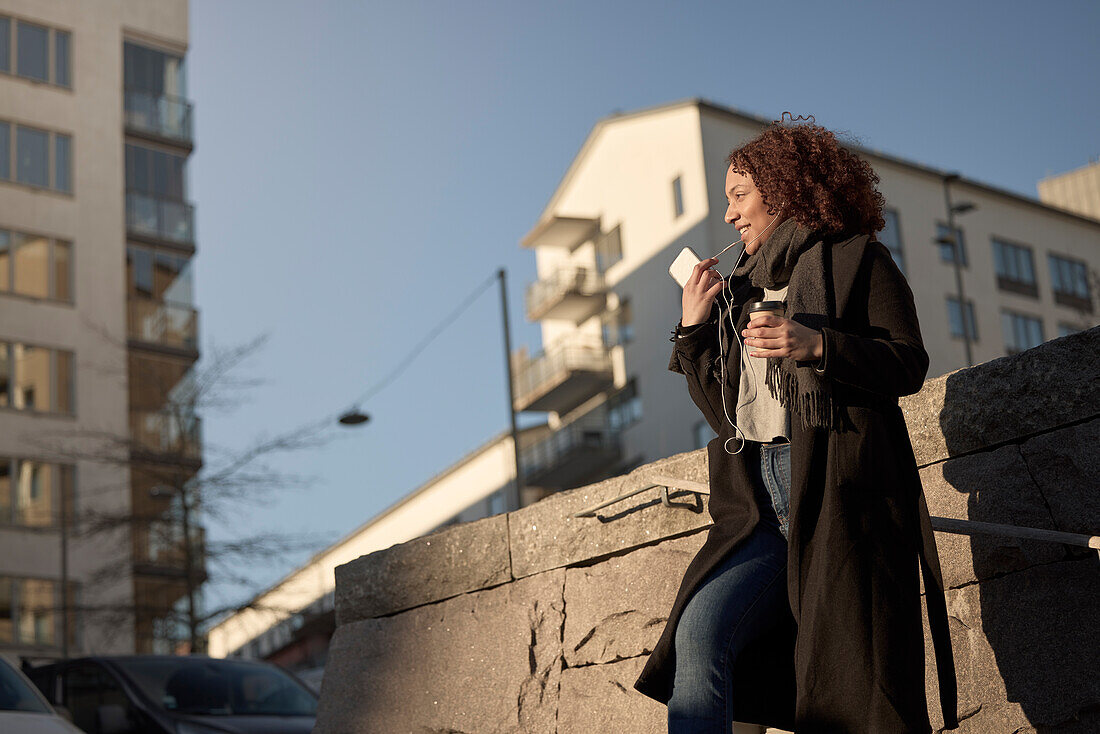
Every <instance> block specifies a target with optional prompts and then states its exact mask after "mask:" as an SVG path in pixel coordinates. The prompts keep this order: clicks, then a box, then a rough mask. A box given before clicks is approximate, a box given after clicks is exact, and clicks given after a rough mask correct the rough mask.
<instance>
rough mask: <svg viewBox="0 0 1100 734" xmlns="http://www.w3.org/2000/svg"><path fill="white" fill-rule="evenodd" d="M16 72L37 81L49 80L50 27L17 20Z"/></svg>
mask: <svg viewBox="0 0 1100 734" xmlns="http://www.w3.org/2000/svg"><path fill="white" fill-rule="evenodd" d="M15 44H16V45H15V55H16V58H17V59H18V62H17V63H18V66H17V67H16V72H15V73H16V74H18V75H19V76H21V77H26V78H27V79H33V80H35V81H38V82H48V81H49V80H50V60H49V59H50V54H49V49H50V29H49V28H44V27H43V26H40V25H34V24H33V23H25V22H23V21H19V22H18V24H17V31H16V34H15Z"/></svg>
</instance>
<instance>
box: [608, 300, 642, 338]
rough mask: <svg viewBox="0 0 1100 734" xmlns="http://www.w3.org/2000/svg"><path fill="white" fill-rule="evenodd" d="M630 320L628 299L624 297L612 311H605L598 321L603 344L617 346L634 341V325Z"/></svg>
mask: <svg viewBox="0 0 1100 734" xmlns="http://www.w3.org/2000/svg"><path fill="white" fill-rule="evenodd" d="M631 320H632V319H631V315H630V301H629V300H628V299H625V298H624V299H623V300H622V301H620V303H619V307H618V308H616V309H615V310H614V311H608V312H605V313H604V314H603V316H602V317H601V323H600V330H601V333H602V335H603V343H604V346H608V347H618V346H622V345H623V344H629V343H630V342H632V341H634V325H633V324H632V323H631Z"/></svg>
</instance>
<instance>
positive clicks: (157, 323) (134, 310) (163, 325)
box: [128, 298, 199, 350]
mask: <svg viewBox="0 0 1100 734" xmlns="http://www.w3.org/2000/svg"><path fill="white" fill-rule="evenodd" d="M128 307H129V324H128V327H129V336H130V338H131V339H135V340H137V341H142V342H146V343H148V344H159V345H161V346H165V347H176V348H178V349H188V350H194V349H197V348H198V321H199V318H198V312H197V311H195V309H193V308H188V307H187V306H178V305H175V304H171V303H161V302H160V301H154V300H152V299H147V298H131V299H130V301H129V304H128Z"/></svg>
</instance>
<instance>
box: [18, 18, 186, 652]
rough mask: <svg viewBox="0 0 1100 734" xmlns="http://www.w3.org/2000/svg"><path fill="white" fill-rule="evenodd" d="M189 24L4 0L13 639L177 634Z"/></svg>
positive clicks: (57, 645)
mask: <svg viewBox="0 0 1100 734" xmlns="http://www.w3.org/2000/svg"><path fill="white" fill-rule="evenodd" d="M187 42H188V4H187V1H186V0H115V1H113V2H102V3H100V2H96V3H73V2H65V1H64V0H0V649H2V650H4V651H5V652H9V653H12V654H15V655H22V656H26V657H29V658H37V659H49V658H56V657H59V656H61V655H64V654H69V655H76V654H83V653H125V652H135V651H136V652H153V651H170V650H172V649H174V647H175V640H176V639H178V635H177V634H175V631H174V630H173V627H174V625H173V624H172V622H171V614H170V613H171V610H172V608H173V607H174V606H176V605H178V604H179V603H180V599H181V597H182V595H183V592H184V589H185V587H186V584H185V583H184V569H183V567H184V565H187V564H184V563H183V561H182V555H184V554H183V552H182V550H181V548H182V546H183V545H185V544H182V543H181V533H182V531H181V528H180V526H179V524H178V516H179V508H178V507H177V505H178V497H176V496H175V495H174V493H173V492H171V491H170V490H169V489H168V487H169V486H171V485H172V483H173V482H176V483H177V485H178V482H180V481H185V480H186V478H187V477H188V476H193V475H194V473H195V472H197V470H198V468H199V466H200V463H201V459H200V456H201V453H200V445H199V435H198V423H197V417H195V416H192V415H188V416H181V415H180V414H179V412H178V411H166V410H165V406H166V405H167V404H169V403H170V397H169V396H170V393H171V391H172V390H178V389H179V387H178V386H179V385H181V384H186V380H187V376H188V374H189V371H190V369H191V367H192V365H193V364H194V363H195V361H196V359H197V358H198V350H197V343H198V342H197V324H196V322H197V318H196V312H195V310H194V305H193V303H192V297H191V270H190V262H191V258H192V257H193V256H194V254H195V237H194V211H193V208H192V207H191V205H190V204H189V203H188V190H187V175H186V173H187V162H188V157H189V155H190V154H191V151H192V149H193V144H194V143H193V135H192V124H191V104H190V103H189V102H188V99H187V86H186V62H185V57H186V52H187ZM166 476H169V477H171V478H172V481H167V480H165V479H164V477H166ZM189 535H190V537H191V538H192V540H195V541H197V543H198V545H196V544H195V543H191V544H190V547H191V549H192V551H194V552H193V553H192V554H191V561H192V563H191V564H190V566H191V569H192V579H193V580H195V579H199V578H201V576H202V574H203V571H202V559H201V529H198V528H196V529H193V530H192V531H191V533H190V534H189Z"/></svg>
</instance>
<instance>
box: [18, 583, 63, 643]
mask: <svg viewBox="0 0 1100 734" xmlns="http://www.w3.org/2000/svg"><path fill="white" fill-rule="evenodd" d="M54 626H55V621H54V582H53V581H46V580H43V579H23V580H22V581H21V582H20V588H19V641H20V642H24V643H31V644H36V645H52V644H53V641H54Z"/></svg>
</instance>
